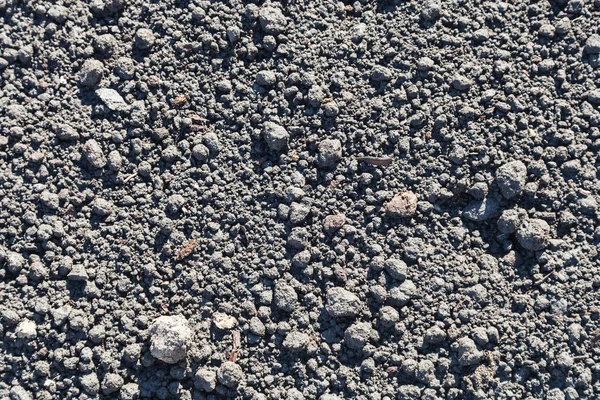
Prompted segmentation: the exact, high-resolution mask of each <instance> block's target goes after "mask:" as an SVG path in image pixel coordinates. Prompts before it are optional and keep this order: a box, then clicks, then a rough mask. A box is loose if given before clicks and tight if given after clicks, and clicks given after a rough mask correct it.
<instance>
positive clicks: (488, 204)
mask: <svg viewBox="0 0 600 400" xmlns="http://www.w3.org/2000/svg"><path fill="white" fill-rule="evenodd" d="M499 207H500V203H498V201H497V200H496V199H494V198H491V197H488V198H486V199H483V200H473V201H471V202H470V203H469V204H467V206H466V207H465V208H464V210H463V212H462V215H463V217H464V218H466V219H469V220H471V221H475V222H481V221H486V220H488V219H490V218H492V217H494V216H496V215H497V214H498V208H499Z"/></svg>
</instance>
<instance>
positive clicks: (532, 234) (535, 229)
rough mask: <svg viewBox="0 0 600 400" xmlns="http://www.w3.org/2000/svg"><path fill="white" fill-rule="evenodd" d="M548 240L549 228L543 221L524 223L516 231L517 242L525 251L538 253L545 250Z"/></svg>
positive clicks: (530, 220)
mask: <svg viewBox="0 0 600 400" xmlns="http://www.w3.org/2000/svg"><path fill="white" fill-rule="evenodd" d="M549 238H550V226H549V225H548V223H547V222H546V221H544V220H543V219H538V218H532V219H529V220H526V221H524V222H523V223H522V224H521V226H520V227H519V229H518V230H517V240H518V242H519V244H520V245H521V246H522V247H523V248H524V249H526V250H532V251H539V250H543V249H545V248H546V246H547V245H548V239H549Z"/></svg>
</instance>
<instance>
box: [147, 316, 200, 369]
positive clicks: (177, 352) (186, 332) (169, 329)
mask: <svg viewBox="0 0 600 400" xmlns="http://www.w3.org/2000/svg"><path fill="white" fill-rule="evenodd" d="M150 335H151V338H150V343H151V345H150V352H151V353H152V355H153V356H154V357H156V358H158V359H159V360H161V361H164V362H166V363H169V364H174V363H177V362H179V361H181V360H183V359H185V358H186V356H187V350H188V346H189V342H190V339H191V338H192V330H191V329H190V328H189V326H188V323H187V320H186V319H185V317H184V316H183V315H174V316H162V317H158V318H157V319H156V320H155V321H154V322H153V323H152V325H151V327H150Z"/></svg>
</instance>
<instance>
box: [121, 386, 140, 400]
mask: <svg viewBox="0 0 600 400" xmlns="http://www.w3.org/2000/svg"><path fill="white" fill-rule="evenodd" d="M139 394H140V387H139V385H138V384H137V383H134V382H130V383H126V384H125V385H123V387H122V388H121V392H120V395H121V398H120V399H121V400H135V399H137V398H138V396H139Z"/></svg>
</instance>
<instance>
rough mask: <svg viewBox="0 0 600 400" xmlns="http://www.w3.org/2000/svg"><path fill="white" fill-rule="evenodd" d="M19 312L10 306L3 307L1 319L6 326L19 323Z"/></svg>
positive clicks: (0, 314)
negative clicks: (9, 307)
mask: <svg viewBox="0 0 600 400" xmlns="http://www.w3.org/2000/svg"><path fill="white" fill-rule="evenodd" d="M19 320H20V318H19V314H17V312H16V311H14V310H10V309H8V308H4V309H2V312H1V313H0V321H1V322H2V324H3V325H4V326H14V325H16V324H18V323H19Z"/></svg>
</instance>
